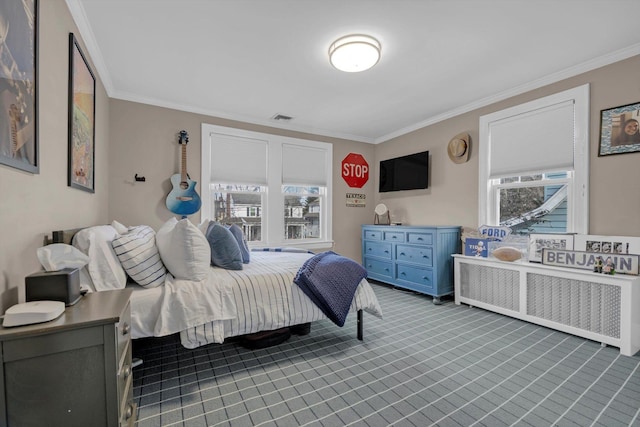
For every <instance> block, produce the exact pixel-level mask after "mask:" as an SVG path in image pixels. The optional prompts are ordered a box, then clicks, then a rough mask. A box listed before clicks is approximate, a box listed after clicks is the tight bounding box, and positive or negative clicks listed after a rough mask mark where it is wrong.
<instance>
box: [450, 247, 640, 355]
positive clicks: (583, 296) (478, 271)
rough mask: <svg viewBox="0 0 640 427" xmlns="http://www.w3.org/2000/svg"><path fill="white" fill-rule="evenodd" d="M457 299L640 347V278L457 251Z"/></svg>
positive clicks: (626, 349)
mask: <svg viewBox="0 0 640 427" xmlns="http://www.w3.org/2000/svg"><path fill="white" fill-rule="evenodd" d="M454 258H455V271H454V280H455V302H456V304H460V303H465V304H469V305H471V306H476V307H479V308H483V309H486V310H491V311H495V312H498V313H501V314H504V315H507V316H511V317H515V318H518V319H522V320H526V321H529V322H532V323H536V324H539V325H542V326H546V327H549V328H553V329H557V330H560V331H563V332H567V333H571V334H574V335H578V336H581V337H584V338H588V339H592V340H595V341H599V342H601V343H603V344H609V345H612V346H615V347H619V348H620V353H621V354H623V355H626V356H632V355H633V354H635V353H636V352H638V351H640V278H639V277H638V276H625V275H615V276H609V275H604V274H598V273H593V272H590V271H585V270H574V269H567V268H559V267H552V266H546V265H541V264H534V263H528V262H514V263H509V262H502V261H498V260H494V259H487V258H476V257H466V256H462V255H454Z"/></svg>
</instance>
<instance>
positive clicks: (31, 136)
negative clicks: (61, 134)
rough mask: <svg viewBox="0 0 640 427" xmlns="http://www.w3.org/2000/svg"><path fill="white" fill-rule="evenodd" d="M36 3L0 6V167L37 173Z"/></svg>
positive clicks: (15, 3)
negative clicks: (1, 25)
mask: <svg viewBox="0 0 640 427" xmlns="http://www.w3.org/2000/svg"><path fill="white" fill-rule="evenodd" d="M38 11H39V0H24V1H19V2H17V1H10V2H1V3H0V19H1V20H2V21H3V22H6V23H9V22H10V23H11V25H7V26H6V29H7V32H6V34H4V40H3V46H2V55H0V109H1V110H2V113H1V114H0V135H1V136H0V164H3V165H6V166H10V167H12V168H16V169H19V170H22V171H25V172H29V173H32V174H37V173H40V150H39V146H38V143H39V141H38V89H39V88H38V20H39V13H38Z"/></svg>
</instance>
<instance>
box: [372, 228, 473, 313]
mask: <svg viewBox="0 0 640 427" xmlns="http://www.w3.org/2000/svg"><path fill="white" fill-rule="evenodd" d="M460 229H461V227H457V226H456V227H448V226H420V227H419V226H381V225H363V226H362V265H363V266H364V268H366V270H367V273H368V275H369V278H371V279H375V280H378V281H380V282H385V283H390V284H392V285H395V286H399V287H402V288H406V289H411V290H412V291H416V292H420V293H423V294H427V295H431V296H432V297H433V302H434V303H435V304H439V303H440V297H442V296H444V295H452V294H453V259H452V257H451V255H452V254H458V253H460V247H461V242H460Z"/></svg>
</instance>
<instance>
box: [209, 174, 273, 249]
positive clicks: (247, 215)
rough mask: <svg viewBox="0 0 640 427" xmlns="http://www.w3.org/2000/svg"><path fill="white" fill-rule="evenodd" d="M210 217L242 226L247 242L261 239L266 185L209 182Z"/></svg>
mask: <svg viewBox="0 0 640 427" xmlns="http://www.w3.org/2000/svg"><path fill="white" fill-rule="evenodd" d="M209 191H210V193H209V194H207V197H209V198H210V200H211V211H210V212H211V215H206V216H203V218H211V219H213V220H214V221H218V222H221V223H224V224H236V225H237V226H238V227H240V228H242V231H244V235H245V237H246V238H247V241H248V242H260V241H262V217H261V214H260V213H261V211H262V205H263V198H264V194H265V193H266V187H264V186H261V185H237V184H236V185H234V184H222V183H211V184H210V185H209Z"/></svg>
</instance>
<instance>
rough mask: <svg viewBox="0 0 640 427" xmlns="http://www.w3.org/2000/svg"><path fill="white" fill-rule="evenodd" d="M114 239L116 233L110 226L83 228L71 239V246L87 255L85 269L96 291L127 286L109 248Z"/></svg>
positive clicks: (119, 266)
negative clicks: (87, 260)
mask: <svg viewBox="0 0 640 427" xmlns="http://www.w3.org/2000/svg"><path fill="white" fill-rule="evenodd" d="M116 237H118V232H117V231H116V229H115V228H113V227H112V226H110V225H98V226H95V227H89V228H85V229H83V230H80V231H78V232H77V233H76V235H75V236H74V237H73V242H72V244H73V246H75V247H76V248H78V249H80V250H81V251H82V252H84V253H85V254H87V255H89V264H87V269H88V270H89V275H90V276H91V281H92V282H93V286H94V287H95V288H96V291H106V290H109V289H122V288H124V287H125V285H126V284H127V274H126V273H125V272H124V269H123V268H122V265H120V260H118V257H117V256H116V253H115V252H114V251H113V247H112V246H111V242H112V241H113V239H115V238H116Z"/></svg>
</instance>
